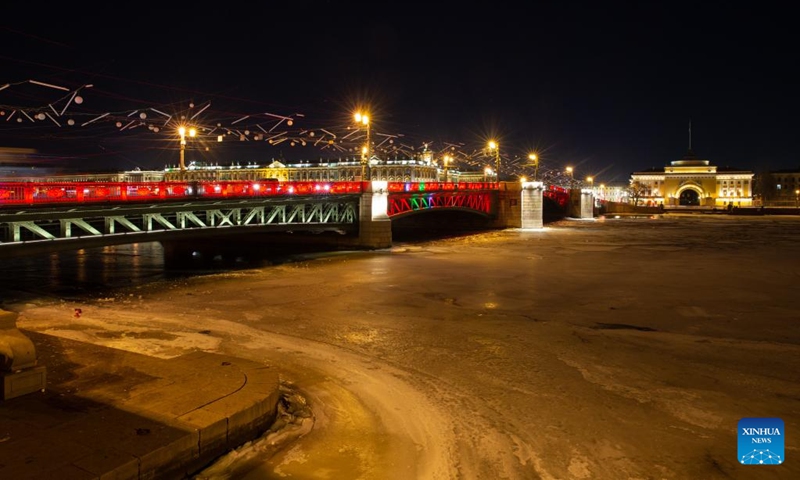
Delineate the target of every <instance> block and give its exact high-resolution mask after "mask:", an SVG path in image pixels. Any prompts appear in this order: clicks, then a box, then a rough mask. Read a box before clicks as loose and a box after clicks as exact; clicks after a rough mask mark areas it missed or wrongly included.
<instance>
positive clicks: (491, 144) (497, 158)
mask: <svg viewBox="0 0 800 480" xmlns="http://www.w3.org/2000/svg"><path fill="white" fill-rule="evenodd" d="M489 151H490V152H492V151H494V173H495V175H496V176H497V181H498V182H499V181H500V145H499V144H498V143H497V142H495V141H494V140H489Z"/></svg>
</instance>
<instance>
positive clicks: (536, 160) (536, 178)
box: [528, 153, 539, 182]
mask: <svg viewBox="0 0 800 480" xmlns="http://www.w3.org/2000/svg"><path fill="white" fill-rule="evenodd" d="M528 160H530V161H531V162H533V167H534V168H533V181H534V182H537V181H539V157H537V156H536V154H535V153H529V154H528Z"/></svg>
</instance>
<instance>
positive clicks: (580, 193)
mask: <svg viewBox="0 0 800 480" xmlns="http://www.w3.org/2000/svg"><path fill="white" fill-rule="evenodd" d="M567 216H569V217H572V218H581V219H588V218H594V193H593V192H592V190H591V189H589V188H573V189H572V190H570V191H569V207H568V211H567Z"/></svg>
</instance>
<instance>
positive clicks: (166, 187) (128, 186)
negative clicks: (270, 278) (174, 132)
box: [0, 180, 500, 208]
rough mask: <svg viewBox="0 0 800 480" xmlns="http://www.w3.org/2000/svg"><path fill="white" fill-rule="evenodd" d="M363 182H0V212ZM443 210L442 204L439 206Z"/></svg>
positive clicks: (430, 189)
mask: <svg viewBox="0 0 800 480" xmlns="http://www.w3.org/2000/svg"><path fill="white" fill-rule="evenodd" d="M367 183H368V182H291V181H288V182H287V181H278V180H263V181H239V180H234V181H190V182H172V181H160V182H63V181H58V182H47V181H41V182H0V208H2V207H6V206H22V205H27V206H40V205H42V206H47V205H64V204H79V205H80V204H101V203H130V202H148V203H153V202H159V201H171V200H203V199H208V200H212V199H218V198H225V199H233V198H258V197H282V196H283V197H287V196H296V195H347V194H360V193H363V192H364V191H365V190H366V184H367ZM499 188H500V184H499V183H493V182H469V183H467V182H461V183H454V182H388V183H387V191H388V193H390V194H392V193H405V194H419V193H439V192H462V193H468V192H476V191H491V190H498V189H499ZM442 206H444V204H442Z"/></svg>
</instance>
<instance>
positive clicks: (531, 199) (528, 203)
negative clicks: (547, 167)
mask: <svg viewBox="0 0 800 480" xmlns="http://www.w3.org/2000/svg"><path fill="white" fill-rule="evenodd" d="M520 201H521V203H522V212H520V213H521V215H522V225H521V226H522V228H542V227H543V226H544V183H543V182H523V183H522V195H521V199H520Z"/></svg>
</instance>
